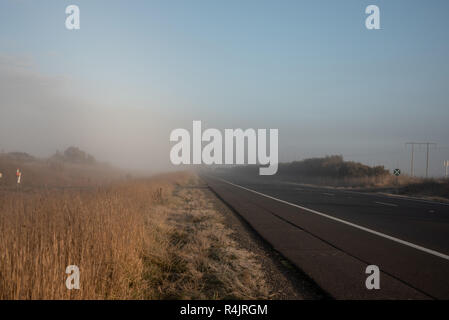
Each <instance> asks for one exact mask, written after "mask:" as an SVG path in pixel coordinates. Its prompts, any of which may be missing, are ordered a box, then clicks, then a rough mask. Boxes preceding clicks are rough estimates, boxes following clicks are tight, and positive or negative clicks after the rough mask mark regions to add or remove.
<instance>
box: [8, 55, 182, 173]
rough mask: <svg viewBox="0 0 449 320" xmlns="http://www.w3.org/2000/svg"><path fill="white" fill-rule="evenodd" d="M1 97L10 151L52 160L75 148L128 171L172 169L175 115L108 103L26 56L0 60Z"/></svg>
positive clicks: (159, 109) (159, 110) (160, 109)
mask: <svg viewBox="0 0 449 320" xmlns="http://www.w3.org/2000/svg"><path fill="white" fill-rule="evenodd" d="M111 94H114V95H115V94H116V93H113V92H111ZM0 96H1V108H0V137H1V139H0V148H1V149H2V150H3V151H5V152H11V151H22V152H28V153H30V154H32V155H35V156H38V157H48V156H51V155H52V154H54V153H55V152H56V151H57V150H59V151H63V150H65V148H67V147H69V146H72V145H73V146H77V147H79V148H81V149H83V150H85V151H87V152H89V153H91V154H93V155H94V156H95V157H96V158H97V159H98V160H100V161H107V162H110V163H112V164H114V165H117V166H120V167H123V168H127V169H138V170H146V171H151V172H152V171H161V170H168V169H170V165H169V162H168V160H169V157H168V154H169V148H170V145H169V141H168V136H169V133H170V128H171V126H170V125H169V123H170V121H172V123H174V122H175V121H174V119H175V118H176V117H174V116H173V115H171V116H170V118H169V116H168V115H167V114H165V113H164V111H163V107H161V106H154V107H153V108H138V107H135V106H120V105H111V104H108V105H104V104H102V103H101V102H97V101H96V100H97V98H96V97H89V96H86V93H85V92H82V91H80V89H79V86H78V84H77V83H75V82H74V81H73V79H70V78H68V77H64V76H52V75H48V74H44V73H41V72H39V71H38V69H37V67H36V66H35V65H34V64H33V63H32V60H31V59H26V58H24V57H20V58H17V57H15V58H13V57H0Z"/></svg>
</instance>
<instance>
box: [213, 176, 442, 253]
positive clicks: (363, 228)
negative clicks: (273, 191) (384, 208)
mask: <svg viewBox="0 0 449 320" xmlns="http://www.w3.org/2000/svg"><path fill="white" fill-rule="evenodd" d="M214 178H215V177H214ZM215 179H217V180H220V181H223V182H225V183H227V184H229V185H231V186H234V187H237V188H240V189H243V190H246V191H249V192H252V193H255V194H258V195H260V196H263V197H266V198H268V199H272V200H275V201H278V202H281V203H284V204H288V205H290V206H293V207H296V208H299V209H302V210H305V211H308V212H310V213H314V214H316V215H319V216H322V217H325V218H328V219H331V220H334V221H337V222H340V223H343V224H346V225H348V226H351V227H354V228H356V229H359V230H363V231H366V232H368V233H371V234H374V235H376V236H379V237H382V238H385V239H388V240H391V241H394V242H397V243H400V244H402V245H405V246H407V247H410V248H413V249H416V250H419V251H422V252H425V253H428V254H431V255H434V256H436V257H439V258H442V259H445V260H449V256H448V255H446V254H444V253H441V252H438V251H435V250H432V249H427V248H425V247H422V246H419V245H417V244H414V243H411V242H408V241H405V240H401V239H398V238H395V237H392V236H389V235H387V234H384V233H381V232H378V231H375V230H372V229H369V228H365V227H362V226H359V225H357V224H355V223H352V222H349V221H346V220H343V219H339V218H336V217H333V216H330V215H327V214H325V213H322V212H319V211H316V210H312V209H309V208H306V207H303V206H299V205H297V204H294V203H291V202H288V201H285V200H281V199H278V198H275V197H272V196H269V195H267V194H264V193H261V192H257V191H255V190H251V189H248V188H245V187H242V186H239V185H238V184H234V183H232V182H229V181H226V180H223V179H220V178H215Z"/></svg>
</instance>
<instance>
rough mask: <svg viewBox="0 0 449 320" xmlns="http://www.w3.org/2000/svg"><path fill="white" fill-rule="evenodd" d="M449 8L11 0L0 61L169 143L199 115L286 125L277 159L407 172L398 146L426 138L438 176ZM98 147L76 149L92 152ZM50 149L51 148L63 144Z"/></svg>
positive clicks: (447, 153) (0, 14) (444, 131)
mask: <svg viewBox="0 0 449 320" xmlns="http://www.w3.org/2000/svg"><path fill="white" fill-rule="evenodd" d="M70 4H76V5H78V6H79V7H80V11H81V29H80V30H78V31H68V30H66V29H65V26H64V22H65V17H66V15H65V12H64V11H65V7H66V6H67V5H70ZM370 4H376V5H378V6H379V7H380V12H381V30H367V29H366V28H365V23H364V20H365V18H366V15H365V13H364V11H365V8H366V6H367V5H370ZM448 9H449V2H447V1H401V0H396V1H374V0H373V1H360V0H346V1H331V0H329V1H311V0H307V1H299V0H296V1H255V0H254V1H244V0H240V1H234V0H233V1H218V0H214V1H132V2H130V1H118V0H116V1H101V0H95V1H47V0H44V1H25V0H14V1H13V0H3V1H2V2H1V3H0V57H3V59H11V57H14V58H15V59H18V60H20V61H21V63H22V64H23V63H25V62H24V61H26V63H29V64H30V67H29V68H30V69H31V70H32V73H33V74H36V73H37V74H39V75H40V76H42V77H44V78H46V79H53V80H54V79H55V78H56V79H59V78H61V79H64V83H65V86H64V90H63V91H64V94H65V95H66V96H67V97H68V98H67V99H70V97H74V96H75V97H76V99H79V100H80V101H82V102H79V103H85V104H87V105H89V106H92V108H102V109H101V110H103V112H108V110H109V108H114V110H117V109H120V110H122V111H123V112H126V113H127V114H134V115H135V117H136V118H138V119H139V120H142V118H143V117H147V119H146V120H147V122H146V125H147V126H148V127H152V128H155V127H158V130H157V132H158V134H155V135H156V136H158V137H160V139H163V137H167V138H166V140H164V141H163V143H168V134H169V132H170V131H171V130H172V129H174V128H177V127H186V126H190V125H191V121H192V120H194V119H195V120H203V121H204V122H205V124H206V125H207V126H209V127H217V128H236V127H254V128H279V130H280V148H281V149H280V157H281V160H293V159H298V158H304V157H309V156H320V155H325V154H333V153H339V154H343V155H345V156H346V158H348V159H351V160H358V161H363V162H365V163H368V164H385V165H387V166H388V167H395V166H400V167H402V168H404V169H405V170H407V168H408V152H407V149H406V147H405V146H404V143H405V142H408V141H413V140H418V141H432V142H437V143H438V144H439V146H440V148H439V149H437V150H434V151H433V154H432V156H433V157H432V173H433V174H435V175H437V174H440V173H441V172H442V169H441V168H440V167H441V163H442V160H443V159H445V158H449V149H448V148H446V147H449V142H447V140H448V138H449V126H448V125H447V120H448V119H449V108H448V102H447V101H448V96H449V90H448V89H449V88H448V87H449V85H448V83H449V63H448V57H449V41H448V31H447V21H446V15H447V12H448ZM5 57H6V58H5ZM30 72H31V71H30ZM5 81H6V80H5ZM54 92H56V88H55V89H54ZM46 94H48V95H51V94H52V90H50V89H49V90H48V93H46ZM55 94H58V95H61V89H59V92H57V93H55ZM33 99H35V98H33ZM10 100H12V99H10ZM63 100H64V99H63ZM12 101H13V100H12ZM77 101H78V100H77ZM79 103H77V104H74V105H73V106H71V108H78V105H79ZM6 108H13V106H9V107H6ZM5 110H6V109H4V112H6V111H5ZM105 110H106V111H105ZM139 112H142V113H139ZM95 114H98V115H99V118H98V121H99V122H101V121H102V116H101V112H100V111H98V113H95ZM117 117H118V118H120V116H117ZM130 117H131V116H130ZM129 121H130V124H131V123H132V121H131V120H129ZM8 122H11V121H10V120H9V121H8ZM78 125H79V126H80V127H82V126H83V122H82V121H80V122H79V123H78ZM88 127H89V125H86V128H88ZM115 127H116V126H115ZM138 128H140V129H141V131H138V133H142V134H145V132H146V131H145V124H143V123H141V124H140V125H139V126H138ZM140 129H139V130H140ZM86 130H87V129H86ZM110 130H112V129H111V128H110ZM2 134H3V132H2ZM130 135H131V133H129V132H128V135H126V136H127V137H129V136H130ZM33 136H35V134H33V130H31V129H30V130H29V137H26V136H24V138H23V140H21V141H22V142H23V141H25V140H27V138H29V139H32V137H33ZM29 139H28V140H29ZM105 139H106V138H105ZM90 140H91V139H89V138H85V139H84V140H78V141H76V142H77V143H78V144H81V145H83V144H85V145H86V147H87V148H89V147H91V148H93V147H94V145H89V143H91V141H90ZM0 143H3V144H4V145H6V147H7V148H13V147H15V146H16V145H17V146H21V145H20V143H19V144H15V145H14V146H12V145H11V144H8V142H2V141H0ZM97 143H98V144H101V140H100V139H99V140H98V141H97ZM54 144H56V145H55V146H54V145H51V144H48V147H46V149H45V148H44V149H45V151H47V150H51V149H52V148H53V149H56V148H59V147H62V144H63V142H62V140H61V141H56V140H55V141H54ZM30 145H34V146H36V145H37V142H34V143H30V144H26V143H25V144H23V147H24V148H29V147H30ZM35 149H36V151H40V150H37V149H38V148H37V147H35ZM33 151H35V150H33ZM104 152H105V156H109V155H113V154H114V152H113V151H107V150H106V148H105V150H104ZM419 152H420V151H418V154H417V157H418V159H419V157H420V156H421V153H419ZM121 161H122V162H125V161H126V159H123V160H121ZM161 163H162V160H161ZM418 163H419V162H418ZM417 166H419V165H418V164H417ZM422 167H423V165H422ZM418 171H420V170H419V168H418Z"/></svg>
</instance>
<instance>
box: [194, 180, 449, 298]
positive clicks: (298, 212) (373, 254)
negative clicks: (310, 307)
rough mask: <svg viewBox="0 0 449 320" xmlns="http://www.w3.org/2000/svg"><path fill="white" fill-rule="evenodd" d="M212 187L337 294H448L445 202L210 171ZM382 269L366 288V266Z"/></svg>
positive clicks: (448, 238)
mask: <svg viewBox="0 0 449 320" xmlns="http://www.w3.org/2000/svg"><path fill="white" fill-rule="evenodd" d="M203 178H204V179H205V180H206V182H207V183H208V184H209V186H210V188H211V189H212V190H213V191H214V192H215V193H216V194H217V195H218V196H219V197H220V198H221V199H222V200H223V201H225V202H226V203H227V204H228V205H229V206H230V207H232V208H233V209H234V210H235V211H236V212H238V213H239V214H240V215H241V216H242V217H243V218H244V219H245V220H246V221H247V222H248V223H249V224H250V225H251V226H252V227H253V228H254V230H255V231H256V232H258V233H259V234H260V235H261V236H262V237H263V238H264V239H265V240H266V241H268V242H269V243H270V244H271V245H272V246H273V247H274V248H275V249H276V250H278V251H279V252H281V253H282V254H283V255H284V256H285V257H287V258H288V259H289V260H290V261H291V262H292V263H294V264H295V265H296V266H297V267H298V268H300V269H301V270H303V271H304V272H305V273H306V274H308V275H309V276H310V277H311V278H312V279H313V280H314V281H315V282H316V283H317V284H318V285H319V286H320V287H322V288H323V289H324V290H325V291H327V292H328V293H329V294H330V295H331V296H333V297H335V298H337V299H449V205H447V204H442V203H437V202H431V201H424V200H418V199H409V198H398V197H394V196H387V195H380V194H375V193H361V192H355V191H344V190H337V189H329V188H322V187H312V186H306V185H302V184H299V183H294V182H289V181H279V180H278V181H273V180H272V179H264V178H263V177H260V176H256V177H252V178H249V177H244V176H241V175H229V174H227V175H223V174H220V175H218V174H216V173H214V174H212V175H211V174H207V175H203ZM368 265H376V266H378V267H379V268H380V270H381V277H380V289H379V290H376V289H372V290H368V289H367V288H366V286H365V280H366V278H367V277H368V274H366V272H365V271H366V267H367V266H368Z"/></svg>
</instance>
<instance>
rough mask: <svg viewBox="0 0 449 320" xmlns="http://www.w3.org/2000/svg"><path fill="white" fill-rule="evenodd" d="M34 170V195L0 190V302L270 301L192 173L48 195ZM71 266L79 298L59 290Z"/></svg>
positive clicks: (248, 256) (249, 258) (28, 190)
mask: <svg viewBox="0 0 449 320" xmlns="http://www.w3.org/2000/svg"><path fill="white" fill-rule="evenodd" d="M29 165H30V164H29ZM0 166H1V164H0ZM30 166H31V165H30ZM14 167H15V166H14V165H12V166H11V168H13V169H14ZM5 169H6V168H5V167H4V166H1V168H0V170H2V171H5ZM84 169H85V170H87V171H89V170H91V168H90V167H87V168H86V167H84ZM14 170H15V169H14ZM34 170H36V175H35V176H34V178H33V185H34V186H35V187H26V181H27V180H26V179H24V182H23V185H22V186H21V187H20V188H16V187H14V188H13V187H10V185H9V184H5V185H3V188H1V189H0V235H1V236H0V299H181V298H182V299H225V298H228V299H231V298H232V299H261V298H269V297H270V295H269V290H268V288H267V285H266V283H265V280H264V273H263V270H262V268H261V266H260V264H258V263H257V260H256V259H255V256H254V254H253V253H251V252H249V251H247V250H244V249H241V248H240V247H239V246H238V245H237V243H236V242H235V241H234V240H232V237H231V236H230V235H231V233H232V230H229V229H228V228H227V227H225V224H224V223H223V219H224V218H223V216H222V215H220V214H219V213H218V212H217V211H216V210H215V209H214V206H213V203H212V201H211V200H210V199H208V197H207V196H206V195H205V193H204V190H202V188H201V186H200V185H199V183H200V182H199V179H198V178H197V177H196V176H195V175H194V174H193V173H186V172H178V173H171V174H164V175H158V176H153V177H150V178H147V179H123V180H115V181H114V182H112V183H107V184H104V185H101V186H93V187H89V188H83V187H80V188H70V189H68V188H60V189H59V188H57V187H54V188H50V189H46V188H40V187H38V182H39V178H40V177H45V175H42V173H39V172H38V170H37V167H34ZM69 170H70V169H69V167H68V166H67V164H66V166H65V167H64V172H65V173H64V177H65V178H64V179H62V180H61V181H62V182H64V183H67V181H68V180H67V179H69V178H67V177H68V176H70V175H71V174H74V173H73V172H72V173H71V174H69V173H68V171H69ZM76 170H78V171H77V173H78V175H79V172H80V171H83V167H82V166H79V167H76ZM89 172H90V171H89ZM84 174H85V172H84ZM28 176H29V175H28ZM75 176H76V175H75ZM87 176H88V175H87ZM24 177H27V171H26V170H25V171H24ZM86 181H87V180H86ZM80 182H81V181H78V183H80ZM52 183H53V185H54V186H56V181H52ZM68 265H76V266H78V267H79V269H80V285H81V289H80V290H76V289H73V290H68V289H67V288H66V286H65V282H66V279H67V277H68V275H67V274H66V273H65V271H66V267H67V266H68Z"/></svg>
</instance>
